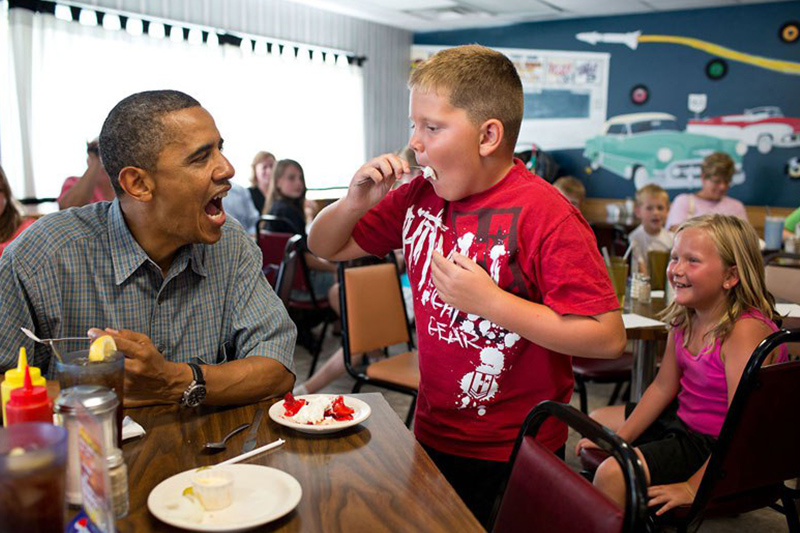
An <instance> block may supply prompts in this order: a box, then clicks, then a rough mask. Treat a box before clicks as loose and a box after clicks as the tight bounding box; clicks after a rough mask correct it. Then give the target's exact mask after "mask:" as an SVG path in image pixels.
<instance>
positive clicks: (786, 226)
mask: <svg viewBox="0 0 800 533" xmlns="http://www.w3.org/2000/svg"><path fill="white" fill-rule="evenodd" d="M798 222H800V207H798V208H797V209H795V210H794V211H792V214H791V215H789V216H788V217H786V222H784V223H783V238H784V239H787V238H792V237H794V235H795V232H796V231H797V223H798Z"/></svg>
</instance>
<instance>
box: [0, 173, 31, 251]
mask: <svg viewBox="0 0 800 533" xmlns="http://www.w3.org/2000/svg"><path fill="white" fill-rule="evenodd" d="M33 222H34V219H32V218H24V217H23V216H22V207H21V206H20V205H19V202H17V201H16V200H15V199H14V196H13V195H12V194H11V187H10V186H9V185H8V179H7V178H6V174H5V172H3V167H0V255H3V250H5V248H6V246H8V244H9V243H10V242H11V241H13V240H14V239H16V238H17V237H18V236H19V234H20V233H22V232H23V230H25V228H27V227H28V226H30V225H31V224H33Z"/></svg>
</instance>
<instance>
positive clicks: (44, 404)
mask: <svg viewBox="0 0 800 533" xmlns="http://www.w3.org/2000/svg"><path fill="white" fill-rule="evenodd" d="M6 418H7V425H9V426H10V425H12V424H21V423H23V422H46V423H48V424H52V423H53V400H51V399H50V398H49V397H48V396H47V387H34V386H33V383H31V374H30V372H29V371H28V367H25V383H24V385H22V387H19V388H17V389H14V390H12V391H11V396H10V397H9V399H8V403H7V404H6Z"/></svg>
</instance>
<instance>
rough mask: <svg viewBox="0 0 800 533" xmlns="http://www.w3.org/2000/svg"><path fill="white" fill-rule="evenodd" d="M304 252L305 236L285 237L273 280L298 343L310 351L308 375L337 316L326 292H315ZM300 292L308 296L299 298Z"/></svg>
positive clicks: (314, 365)
mask: <svg viewBox="0 0 800 533" xmlns="http://www.w3.org/2000/svg"><path fill="white" fill-rule="evenodd" d="M305 252H306V246H305V238H304V237H303V236H302V235H293V236H292V237H291V238H289V239H288V241H287V242H286V247H285V250H284V253H283V259H282V261H281V264H280V268H279V270H278V275H277V278H276V282H275V292H276V293H277V294H278V297H279V298H280V299H281V301H282V302H283V305H284V306H285V307H286V310H287V311H288V312H289V317H290V318H291V319H292V321H294V323H295V325H296V326H297V342H298V344H300V345H302V346H305V347H306V348H307V349H308V351H309V353H310V354H311V357H312V360H311V367H310V368H309V371H308V377H311V376H312V375H313V374H314V370H316V367H317V362H318V361H319V354H320V352H322V343H323V341H324V340H325V334H326V333H327V331H328V326H330V324H332V323H333V322H334V321H336V319H337V318H338V317H337V315H336V313H335V312H334V310H333V309H332V308H331V306H330V303H329V302H328V295H327V294H321V295H318V294H316V293H315V292H314V286H313V285H312V284H311V283H310V272H309V268H308V265H307V264H306V259H305ZM300 293H302V294H307V295H308V297H307V298H299V297H298V295H299V294H300ZM320 324H322V330H321V331H320V333H319V334H318V335H315V334H314V331H313V330H314V328H316V327H317V326H319V325H320Z"/></svg>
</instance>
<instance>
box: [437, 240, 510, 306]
mask: <svg viewBox="0 0 800 533" xmlns="http://www.w3.org/2000/svg"><path fill="white" fill-rule="evenodd" d="M431 278H432V279H433V284H434V286H436V289H437V290H438V291H439V297H440V298H441V299H442V300H443V301H444V302H445V303H446V304H448V305H451V306H453V307H455V308H456V309H458V310H459V311H461V312H463V313H469V314H473V315H479V316H484V317H485V316H486V309H487V305H488V304H489V303H490V302H491V301H492V300H491V299H492V298H494V297H496V295H497V291H501V292H502V289H500V287H498V286H497V284H496V283H495V282H494V280H493V279H492V278H491V277H490V276H489V274H487V273H486V271H485V270H484V269H483V268H481V266H480V265H478V263H476V262H475V261H473V260H472V259H470V258H468V257H465V256H463V255H461V254H457V253H454V254H453V257H452V261H448V260H447V259H445V258H444V256H443V255H442V254H440V253H439V252H433V261H432V262H431Z"/></svg>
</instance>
